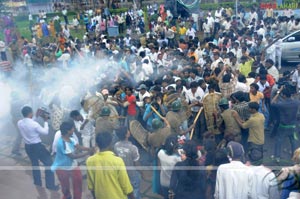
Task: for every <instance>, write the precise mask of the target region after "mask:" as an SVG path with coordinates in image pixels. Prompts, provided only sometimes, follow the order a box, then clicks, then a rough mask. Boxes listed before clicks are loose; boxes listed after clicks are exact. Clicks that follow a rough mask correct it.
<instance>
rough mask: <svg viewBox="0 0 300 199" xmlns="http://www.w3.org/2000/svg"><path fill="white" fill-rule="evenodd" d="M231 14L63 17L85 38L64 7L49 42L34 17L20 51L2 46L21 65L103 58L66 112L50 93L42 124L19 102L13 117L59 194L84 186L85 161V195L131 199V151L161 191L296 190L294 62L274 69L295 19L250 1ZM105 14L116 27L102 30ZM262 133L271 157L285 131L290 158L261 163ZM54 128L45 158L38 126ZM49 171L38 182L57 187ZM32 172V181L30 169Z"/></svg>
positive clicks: (223, 194)
mask: <svg viewBox="0 0 300 199" xmlns="http://www.w3.org/2000/svg"><path fill="white" fill-rule="evenodd" d="M237 14H238V15H237V16H235V15H234V14H233V11H232V9H231V8H221V7H220V8H218V9H217V10H216V11H214V12H213V11H212V10H209V11H208V12H207V13H205V14H204V13H201V14H199V18H197V19H194V18H183V17H179V18H173V16H172V14H170V12H169V11H166V10H165V8H164V7H163V6H157V5H156V6H153V7H152V6H148V10H147V12H146V13H143V11H142V10H138V11H137V10H135V9H133V11H128V12H127V13H124V14H120V15H115V16H109V14H108V13H106V12H105V11H104V12H103V13H97V14H95V15H94V13H93V12H92V13H91V14H89V13H87V14H86V15H84V17H83V19H80V18H79V19H78V18H76V17H75V18H74V20H73V26H75V27H76V26H78V25H79V24H80V23H81V22H80V20H83V23H84V24H85V25H86V34H85V35H84V36H83V38H74V37H73V36H72V35H71V34H70V31H69V30H68V29H69V27H71V25H70V23H69V22H68V18H67V13H66V11H64V13H63V15H64V16H66V17H64V20H65V23H64V25H61V23H60V22H59V18H55V19H54V20H53V21H52V20H50V28H49V29H50V32H51V36H52V37H57V38H58V44H49V43H47V44H43V45H41V43H40V40H39V39H42V37H43V36H44V37H49V36H50V34H49V32H48V33H47V31H45V32H44V31H43V24H46V21H47V19H45V18H44V17H40V18H42V21H41V20H40V21H39V24H38V26H40V24H42V26H41V27H42V30H39V31H40V32H41V31H42V33H43V34H42V35H43V36H41V35H40V36H41V37H39V36H38V35H39V34H40V33H39V34H38V31H36V33H34V31H33V37H32V39H31V40H28V39H26V38H20V41H21V46H22V48H21V49H22V52H21V53H20V52H16V53H20V54H19V55H18V56H17V55H16V56H12V57H14V58H15V61H17V60H20V59H23V61H24V62H23V63H24V66H25V67H26V68H32V67H33V68H36V67H45V66H47V67H57V68H60V69H61V70H72V68H73V67H74V66H75V65H77V64H78V65H84V64H87V63H90V62H89V61H90V60H108V61H107V66H108V69H107V70H105V71H103V72H102V73H101V74H99V77H100V78H99V79H100V80H99V79H97V80H98V82H97V83H96V84H95V86H94V87H93V88H91V89H90V90H89V95H87V96H81V99H82V100H81V101H79V100H78V102H77V106H76V107H74V108H72V111H70V113H69V114H67V116H66V115H64V116H65V117H63V116H62V113H60V112H63V111H62V110H63V108H64V107H61V104H60V103H59V102H56V103H52V104H51V105H50V104H49V108H50V114H51V122H50V124H49V126H48V122H47V121H48V120H49V118H48V116H45V115H37V116H40V117H42V118H43V119H44V120H45V122H44V125H43V127H42V126H40V124H38V123H37V122H35V121H34V120H33V119H32V118H33V115H34V114H33V110H32V108H31V107H28V106H25V107H23V108H22V115H23V117H24V119H20V120H19V122H18V123H17V126H18V129H19V131H20V134H21V135H22V137H23V139H24V142H25V150H26V153H27V154H28V156H29V158H30V160H31V163H32V166H34V167H35V166H38V165H39V161H41V162H43V164H44V165H46V166H51V170H52V171H53V172H55V173H56V175H57V177H58V180H59V182H60V185H61V190H62V193H63V195H64V196H63V197H64V198H66V199H69V198H77V199H80V198H81V197H82V174H81V171H80V168H79V167H78V165H79V164H81V165H82V164H86V169H87V181H88V188H89V190H91V192H92V195H93V196H94V198H97V199H100V198H105V199H106V198H127V197H128V198H141V195H140V181H141V175H142V176H143V169H140V170H139V169H137V168H138V167H137V166H139V165H141V163H143V164H145V163H144V162H142V161H139V160H141V159H143V158H144V157H142V156H141V154H143V155H144V156H149V159H150V160H149V161H148V163H149V162H150V163H151V165H154V168H153V182H152V183H153V191H154V192H156V193H159V194H161V195H162V196H163V197H164V198H176V199H177V198H178V199H181V198H191V199H195V198H207V199H208V198H224V199H226V198H227V199H228V198H282V199H283V198H288V197H290V198H297V197H299V195H300V194H299V186H298V183H299V165H300V152H299V148H298V149H297V147H299V146H298V145H299V143H298V141H297V140H298V136H299V132H298V130H297V113H298V108H299V100H298V99H299V88H300V76H299V73H300V65H298V66H297V69H295V70H293V71H285V72H284V73H283V75H281V74H280V71H279V70H280V69H281V46H280V42H281V40H280V39H279V37H282V36H285V35H287V34H289V33H291V32H292V31H294V30H299V29H300V25H299V19H298V18H295V17H294V16H293V14H292V13H291V11H286V12H284V15H278V14H277V13H274V11H273V10H272V9H267V10H265V12H263V10H260V9H259V8H256V7H253V8H252V9H251V10H250V11H249V12H248V11H245V10H244V9H243V8H240V9H239V10H238V12H237ZM145 15H148V17H147V18H148V20H149V22H148V24H145V20H144V16H145ZM41 16H42V15H41ZM122 17H125V19H124V18H122ZM29 20H30V18H29ZM55 21H58V22H59V23H58V24H57V27H59V28H57V29H56V28H55V27H56V26H55ZM133 21H134V22H135V24H134V23H132V22H133ZM51 23H53V27H52V26H51ZM76 24H77V25H76ZM110 25H113V26H119V29H120V30H122V31H123V30H124V35H121V36H117V37H109V36H108V35H107V27H109V26H110ZM146 25H147V26H148V28H145V26H146ZM34 27H35V26H34ZM51 27H52V28H51ZM45 28H46V29H47V30H48V25H47V24H46V25H45ZM76 28H77V27H76ZM137 29H138V31H136V30H137ZM125 30H126V31H125ZM146 30H149V31H148V32H146ZM122 31H121V32H122ZM52 33H53V34H52ZM200 38H202V39H200ZM11 42H12V41H11ZM15 42H16V41H15ZM10 45H11V44H10V41H8V40H7V38H6V46H10ZM0 47H1V46H0ZM1 58H2V51H1ZM2 60H3V59H2ZM3 61H4V60H3ZM87 67H88V66H87ZM101 67H102V66H101ZM87 93H88V91H87ZM51 131H52V132H53V133H52V134H51V133H50V132H51ZM267 132H269V135H270V136H273V137H275V140H276V141H275V145H274V149H269V150H274V153H273V155H272V157H271V158H272V159H273V160H274V163H280V162H281V161H282V157H283V156H282V147H281V146H282V145H283V143H284V141H285V138H288V139H289V141H290V145H291V148H290V149H288V151H290V154H292V153H293V155H291V156H292V157H293V161H294V162H295V165H294V166H293V167H289V168H284V169H282V170H281V171H280V172H279V173H278V172H274V173H273V172H272V171H271V170H270V169H268V168H267V167H265V166H263V162H264V149H265V146H266V145H268V143H270V140H271V139H270V138H269V136H266V135H267ZM54 133H55V137H54V141H53V147H52V154H53V155H55V159H54V161H52V158H51V155H50V153H49V151H48V150H47V149H46V148H45V147H44V146H43V145H42V144H41V139H40V135H41V134H49V135H53V134H54ZM15 144H16V145H20V143H19V142H15ZM95 147H97V149H95ZM268 147H270V145H268ZM13 149H14V151H13V153H14V154H18V153H19V151H18V147H13ZM117 156H118V157H117ZM86 158H87V160H86V163H85V159H86ZM76 160H78V161H76ZM78 162H80V163H79V164H78ZM144 166H145V165H144ZM147 166H149V165H147ZM125 167H126V169H124V168H125ZM147 168H148V167H147ZM156 168H160V169H156ZM52 171H50V170H46V187H47V188H48V189H50V190H57V189H58V187H57V186H56V185H55V183H54V173H53V172H52ZM275 174H276V175H275ZM33 178H34V184H35V185H37V186H42V182H41V177H40V171H39V170H38V169H36V168H35V169H33ZM70 179H72V182H73V196H71V195H72V194H71V193H70V183H69V180H70ZM297 181H298V182H297ZM295 182H296V183H295ZM239 185H240V186H239ZM297 186H298V187H297Z"/></svg>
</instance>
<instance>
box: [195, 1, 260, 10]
mask: <svg viewBox="0 0 300 199" xmlns="http://www.w3.org/2000/svg"><path fill="white" fill-rule="evenodd" d="M240 4H241V5H243V6H244V7H245V8H251V7H252V6H254V5H257V4H256V3H252V2H240ZM220 6H221V7H224V8H227V7H231V8H232V9H234V8H235V2H223V3H218V4H215V3H201V4H200V8H201V9H202V10H209V9H211V10H216V9H217V8H219V7H220Z"/></svg>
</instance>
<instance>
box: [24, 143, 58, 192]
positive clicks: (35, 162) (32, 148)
mask: <svg viewBox="0 0 300 199" xmlns="http://www.w3.org/2000/svg"><path fill="white" fill-rule="evenodd" d="M25 151H26V153H27V155H28V157H29V159H30V161H31V165H32V175H33V181H34V184H35V185H38V186H42V180H41V170H40V168H39V161H41V162H42V163H43V164H44V166H46V167H47V168H46V170H45V177H46V179H45V180H46V187H47V188H50V189H51V188H53V187H54V186H55V183H54V173H53V172H52V171H51V170H50V167H51V165H52V158H51V155H50V153H49V151H48V150H47V149H46V148H45V146H44V145H42V144H41V143H37V144H25Z"/></svg>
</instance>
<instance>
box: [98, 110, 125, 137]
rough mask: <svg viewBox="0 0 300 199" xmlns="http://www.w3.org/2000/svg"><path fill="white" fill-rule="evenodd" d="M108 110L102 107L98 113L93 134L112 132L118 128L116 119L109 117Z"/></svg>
mask: <svg viewBox="0 0 300 199" xmlns="http://www.w3.org/2000/svg"><path fill="white" fill-rule="evenodd" d="M110 113H111V111H110V109H109V107H108V106H103V107H102V108H101V111H100V117H98V118H97V120H96V128H95V133H96V134H98V133H102V132H114V130H116V129H117V128H118V127H119V123H118V120H117V118H111V117H110Z"/></svg>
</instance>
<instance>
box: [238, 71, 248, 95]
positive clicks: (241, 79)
mask: <svg viewBox="0 0 300 199" xmlns="http://www.w3.org/2000/svg"><path fill="white" fill-rule="evenodd" d="M246 81H247V80H246V77H245V76H244V75H242V74H240V75H239V76H238V81H237V83H236V86H235V92H237V91H242V92H245V93H248V92H249V91H250V87H249V86H248V85H247V84H246Z"/></svg>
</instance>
